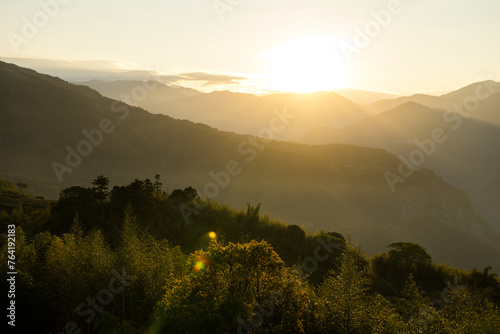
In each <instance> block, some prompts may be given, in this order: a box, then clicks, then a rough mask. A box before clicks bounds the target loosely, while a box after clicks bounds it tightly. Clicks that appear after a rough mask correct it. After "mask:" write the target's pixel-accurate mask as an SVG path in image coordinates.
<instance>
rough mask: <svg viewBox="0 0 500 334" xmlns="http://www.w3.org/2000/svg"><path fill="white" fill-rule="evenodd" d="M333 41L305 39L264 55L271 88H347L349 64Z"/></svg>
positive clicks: (317, 38)
mask: <svg viewBox="0 0 500 334" xmlns="http://www.w3.org/2000/svg"><path fill="white" fill-rule="evenodd" d="M335 46H336V43H335V41H334V40H333V39H332V38H329V37H320V36H303V37H299V38H297V39H294V40H291V41H289V42H287V43H284V44H281V45H279V46H277V47H275V48H273V49H272V50H270V51H268V52H267V53H265V54H264V55H263V57H262V58H263V59H264V60H265V61H266V63H267V65H268V69H267V74H268V76H269V78H270V79H269V89H270V90H281V91H288V92H295V93H309V92H317V91H327V90H332V89H336V88H344V87H345V85H346V83H347V64H346V62H345V60H343V59H342V58H341V57H340V56H339V52H338V50H336V48H335Z"/></svg>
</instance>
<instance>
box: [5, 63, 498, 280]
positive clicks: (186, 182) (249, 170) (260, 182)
mask: <svg viewBox="0 0 500 334" xmlns="http://www.w3.org/2000/svg"><path fill="white" fill-rule="evenodd" d="M120 84H121V85H124V86H126V87H128V88H130V90H129V92H130V93H129V94H130V96H133V95H132V93H133V92H134V89H137V92H139V91H141V92H142V90H141V89H140V88H137V87H143V89H144V90H145V91H146V92H147V96H148V98H149V99H151V102H150V103H151V105H152V106H153V105H154V103H157V104H158V108H161V105H162V103H161V101H160V102H159V101H156V102H155V98H154V97H155V96H156V95H155V94H158V96H159V97H158V99H160V96H161V95H162V94H163V95H166V96H168V97H162V99H167V98H168V99H171V101H172V103H171V104H169V105H168V106H167V107H168V108H167V107H164V108H165V111H168V112H169V113H171V115H170V116H167V115H161V114H152V113H150V112H148V111H146V110H145V109H143V108H140V107H135V106H133V105H130V104H126V103H124V102H120V101H118V100H114V99H111V98H109V97H105V96H103V95H101V94H100V93H98V92H97V91H95V90H93V89H91V88H89V87H86V86H82V85H74V84H70V83H68V82H66V81H64V80H61V79H58V78H55V77H51V76H48V75H43V74H40V73H37V72H35V71H33V70H30V69H26V68H21V67H18V66H15V65H12V64H7V63H3V62H0V106H1V108H0V117H1V120H2V122H1V123H0V157H1V161H0V178H3V179H6V180H8V181H10V182H14V183H15V182H24V183H26V184H28V185H29V186H30V189H31V191H32V192H33V193H36V194H39V195H43V196H46V197H48V198H56V197H57V194H58V192H59V191H60V190H62V189H63V188H65V187H69V186H73V185H83V186H88V185H89V184H90V182H91V181H92V180H93V179H94V178H95V177H96V176H97V175H100V174H104V175H106V176H109V177H110V179H111V183H112V184H124V183H126V182H130V181H131V180H132V179H134V178H152V177H153V176H154V175H155V174H157V173H158V174H160V175H161V177H162V181H163V183H164V185H165V186H166V187H167V188H168V190H169V191H172V190H173V189H175V188H184V187H187V186H193V187H195V188H197V189H198V192H199V193H200V194H201V195H203V196H204V197H209V198H212V199H213V200H214V201H218V202H219V201H220V202H225V203H228V204H229V205H232V206H235V207H242V206H244V205H245V204H246V203H251V204H257V203H262V211H265V212H268V213H269V214H271V215H272V216H276V217H279V218H281V219H283V220H284V221H286V222H289V223H294V224H299V225H303V226H305V227H306V228H307V229H308V230H309V231H312V232H314V231H318V230H320V229H322V230H326V231H336V232H340V233H344V234H349V235H351V236H352V238H353V239H354V240H356V241H357V242H359V244H360V245H361V247H362V249H364V250H365V251H366V252H367V253H368V254H374V253H377V252H382V251H385V250H386V245H388V244H389V243H391V242H395V241H409V242H417V243H419V244H421V245H423V246H424V247H426V248H427V250H428V251H429V253H430V254H431V255H432V256H433V259H434V260H435V261H436V262H438V263H439V262H441V263H446V264H449V265H453V266H458V267H468V268H472V267H485V266H487V265H491V266H492V267H493V268H494V270H498V268H500V249H499V248H498V245H499V244H500V236H499V234H498V232H497V231H495V229H494V228H493V227H492V226H491V224H490V223H489V222H488V221H487V220H485V219H483V218H482V217H480V216H479V215H478V214H476V211H475V209H474V207H473V205H472V203H471V201H470V199H469V197H468V196H467V194H466V193H465V192H464V191H463V190H461V189H460V188H457V187H456V186H455V185H452V184H450V183H448V182H446V181H444V180H443V179H442V178H441V177H440V176H438V175H436V174H435V173H434V172H433V171H431V170H429V169H417V170H416V171H414V172H413V173H411V175H408V177H405V180H404V182H401V183H399V184H398V185H397V186H396V187H395V188H394V189H393V190H394V191H392V190H391V187H390V184H389V183H388V178H387V175H388V173H390V174H391V175H398V173H400V172H401V171H400V169H401V162H400V160H399V158H398V157H397V155H395V154H393V153H390V152H388V151H386V150H384V149H381V148H371V147H362V146H355V145H352V144H351V143H349V144H338V143H337V144H327V145H325V144H321V145H309V144H304V143H291V142H285V141H277V140H268V139H266V138H275V139H283V138H287V137H291V136H297V137H299V136H300V137H304V136H305V135H306V134H307V132H306V131H304V129H306V128H307V127H310V128H311V129H314V128H315V127H316V126H317V125H323V126H324V125H327V126H332V127H334V126H335V127H338V128H339V129H341V128H344V127H345V126H356V125H357V124H360V123H361V124H363V123H362V122H373V119H383V117H385V116H384V113H379V114H377V115H375V116H373V114H372V113H371V112H369V111H367V110H366V109H365V108H363V107H362V106H361V105H358V104H356V103H354V102H352V101H350V100H349V99H347V98H345V97H342V96H340V95H338V94H336V93H315V94H278V95H270V96H263V97H256V96H253V95H249V94H235V93H230V92H214V93H210V94H204V93H199V92H196V91H193V90H189V89H184V88H172V87H168V86H165V87H163V86H160V87H161V89H158V92H157V90H156V89H154V90H150V91H148V90H147V87H151V86H152V85H154V83H148V82H146V83H144V82H130V83H128V82H122V83H120ZM145 84H146V86H144V85H145ZM128 88H127V89H128ZM160 91H161V92H163V93H162V94H160ZM137 92H136V93H137ZM156 92H157V93H156ZM120 94H121V93H120ZM490 100H491V101H490ZM143 101H146V99H144V100H143ZM178 101H183V102H182V105H183V108H184V109H176V107H175V106H176V103H180V102H178ZM131 102H132V103H131V104H134V103H133V102H134V101H131ZM148 103H149V102H148ZM226 103H227V104H226ZM488 103H491V105H492V106H494V105H495V103H496V100H495V99H489V100H488V101H486V102H485V103H481V108H482V109H484V110H486V111H488V110H489V109H488V108H489V104H488ZM311 105H314V106H317V109H315V110H314V112H311V113H310V114H309V116H310V117H309V118H308V117H307V116H308V114H307V111H308V110H310V106H311ZM185 106H191V107H190V108H191V109H189V108H188V107H185ZM202 107H203V108H204V109H203V108H202ZM179 108H180V107H179ZM198 108H202V109H198ZM217 108H221V111H220V113H219V114H217V113H215V112H214V114H213V115H212V111H214V109H217ZM233 108H234V109H233ZM400 108H402V110H399V111H398V109H394V110H392V111H388V112H392V113H393V114H397V113H399V112H401V113H404V112H406V110H407V109H408V110H410V112H408V115H406V114H405V115H404V116H401V117H400V119H402V120H406V119H407V117H410V116H411V115H415V114H418V113H420V114H421V115H422V116H423V117H422V120H421V122H433V121H434V122H435V123H436V124H441V123H440V122H439V120H440V118H439V117H443V116H442V113H443V112H442V111H439V110H435V109H429V108H427V107H423V106H420V105H417V104H404V105H402V106H400ZM403 109H404V110H403ZM203 110H205V115H203ZM175 113H178V114H175ZM190 113H191V114H190ZM230 113H232V114H231V116H229V114H230ZM247 113H248V114H247ZM174 114H175V115H174ZM311 115H313V116H311ZM389 115H390V114H389ZM191 116H192V117H194V118H196V117H202V118H203V117H205V118H204V119H206V120H207V123H208V120H210V119H212V117H211V116H213V118H214V119H216V120H218V122H221V124H223V123H224V122H226V124H227V126H228V127H227V128H224V127H221V128H220V129H215V128H213V127H210V126H208V125H206V124H201V123H200V121H201V120H200V119H195V120H196V122H197V123H193V122H192V121H188V120H186V119H190V117H191ZM195 116H196V117H195ZM174 117H177V118H183V119H184V120H180V119H176V118H174ZM247 117H248V118H249V119H248V118H247ZM375 117H379V118H375ZM380 117H382V118H380ZM394 117H396V118H397V116H394ZM232 121H238V122H237V123H236V124H237V125H235V127H236V128H230V125H231V124H232V123H231V122H232ZM416 121H420V118H418V119H409V120H408V122H409V123H411V124H413V125H415V122H416ZM302 122H306V123H307V124H306V125H304V124H303V123H302ZM479 123H481V122H479V121H475V120H474V123H471V124H473V125H471V128H470V129H469V126H465V125H464V127H463V129H460V131H463V133H467V134H468V133H469V131H477V130H476V128H475V127H474V126H478V125H476V124H479ZM257 124H259V125H258V126H257ZM366 124H368V123H366ZM373 124H375V125H377V126H379V125H378V123H377V122H375V123H373ZM481 124H483V123H481ZM210 125H212V126H214V125H213V124H210ZM367 126H368V125H366V126H365V130H366V129H367ZM450 126H451V125H450ZM410 128H411V129H410ZM360 129H361V128H360ZM387 129H388V128H387V127H386V128H385V129H384V135H383V136H382V137H383V138H385V142H391V143H392V142H393V138H395V137H394V136H395V135H394V133H395V132H397V131H394V133H393V132H389V133H388V134H385V132H386V130H387ZM481 129H484V128H481ZM229 130H231V131H233V132H229ZM410 130H411V131H413V132H411V133H410V134H409V136H410V137H411V139H413V138H414V136H415V135H416V134H418V133H420V132H418V131H422V134H426V135H429V134H428V132H426V131H423V130H418V129H417V130H415V129H413V127H409V129H408V131H410ZM339 131H343V129H341V130H339ZM359 131H362V130H359ZM457 131H458V130H457ZM235 132H239V133H246V134H237V133H235ZM371 133H376V130H373V131H370V132H367V133H366V135H367V138H369V139H367V141H369V142H368V143H367V144H370V145H366V146H376V144H377V145H378V142H373V143H372V142H370V140H374V138H375V137H374V136H375V135H372V134H371ZM257 134H260V135H262V137H265V138H261V137H256V136H255V135H257ZM348 134H349V137H348V138H347V137H346V138H347V139H345V140H344V141H345V142H348V141H351V140H353V141H354V139H352V138H358V137H355V136H354V134H355V132H349V133H348ZM343 135H347V134H346V133H343ZM494 135H495V128H492V129H491V131H490V132H487V131H485V132H484V138H482V139H481V143H482V144H481V145H483V146H481V147H482V148H484V149H488V151H486V152H485V153H484V154H485V157H486V158H488V157H489V155H490V154H494V152H496V151H495V147H494V145H491V142H490V147H489V148H488V146H487V140H491V139H492V138H493V137H494ZM464 141H465V140H463V139H462V142H464ZM382 142H384V140H382ZM449 142H450V144H449V145H451V144H453V143H454V142H453V141H452V140H451V133H450V141H449ZM472 142H473V141H472ZM362 144H363V143H359V144H358V145H362ZM372 144H373V145H372ZM394 145H396V146H398V145H399V144H398V143H396V144H394ZM471 146H473V145H471ZM391 148H392V147H391ZM467 149H468V150H469V149H470V150H473V148H471V147H468V148H467ZM476 152H477V154H478V155H477V156H479V155H480V154H481V152H480V150H476ZM436 156H437V154H436ZM486 158H485V160H483V162H481V161H477V162H473V163H472V162H471V165H470V166H471V167H470V168H475V167H474V166H479V165H481V164H482V163H484V162H485V161H487V160H486ZM490 158H491V157H490ZM442 159H443V158H442ZM492 159H493V158H492ZM491 173H493V174H494V173H495V172H494V170H493V169H492V170H491ZM459 175H460V174H457V177H458V176H459ZM495 175H496V174H495ZM488 180H494V179H488ZM474 184H476V183H474ZM493 185H496V183H495V182H493ZM488 189H490V188H488ZM490 190H491V189H490ZM493 190H494V189H493ZM474 191H475V194H478V193H479V194H480V193H481V188H478V187H477V186H476V187H474ZM493 194H494V191H493ZM478 196H481V195H478Z"/></svg>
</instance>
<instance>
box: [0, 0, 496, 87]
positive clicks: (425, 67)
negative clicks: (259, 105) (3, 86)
mask: <svg viewBox="0 0 500 334" xmlns="http://www.w3.org/2000/svg"><path fill="white" fill-rule="evenodd" d="M42 4H47V5H42ZM43 7H45V8H46V9H43ZM217 8H218V9H217ZM381 11H383V12H381ZM373 12H378V13H381V17H380V18H379V19H378V21H377V20H376V19H375V17H374V15H373ZM47 13H48V14H47ZM388 13H389V15H387V14H388ZM499 15H500V1H498V0H480V1H477V0H476V1H472V0H470V1H465V0H439V1H430V0H419V1H417V0H401V1H397V0H396V1H395V0H384V1H379V0H372V1H366V0H363V1H361V0H349V1H347V0H346V1H337V0H140V1H139V0H64V1H63V0H40V1H34V0H22V1H21V0H19V1H5V0H2V1H1V2H0V32H1V38H0V55H1V56H3V57H4V59H5V57H15V58H52V59H56V60H61V62H59V64H56V65H51V66H56V67H57V66H60V67H64V68H65V69H66V70H67V69H68V68H72V67H77V68H78V67H80V68H84V69H87V70H93V71H103V70H108V69H109V70H117V69H123V70H127V69H130V70H155V71H159V72H161V73H163V74H185V73H197V74H200V73H199V72H205V73H211V74H224V75H228V76H229V77H231V76H234V77H237V79H236V81H232V82H233V84H230V85H227V86H221V84H220V81H219V82H218V83H217V82H216V83H215V85H213V86H210V85H208V86H207V84H210V81H199V82H197V81H193V79H192V78H191V80H188V81H186V82H182V81H179V83H181V84H183V83H185V84H188V85H191V86H193V85H196V84H197V85H198V86H200V87H204V88H206V89H227V88H229V89H232V90H242V91H258V90H266V89H269V90H273V89H275V90H294V91H305V90H315V89H324V90H326V89H330V88H339V87H352V88H360V89H368V90H380V91H388V92H396V93H410V92H431V91H439V90H450V89H455V88H459V87H462V86H465V85H467V84H469V83H472V82H476V81H480V80H485V79H494V80H497V81H498V80H499V79H500V66H499V65H500V61H499V60H500V34H499V32H500V19H499ZM31 25H34V27H35V29H36V30H37V31H36V30H33V26H31ZM37 25H38V27H37ZM30 28H31V29H30ZM360 30H364V31H365V33H364V34H366V31H368V35H366V36H364V37H360V34H359V31H360ZM356 37H357V38H356ZM5 60H7V61H9V60H8V59H5ZM11 61H12V62H19V61H17V60H14V59H12V58H11ZM63 62H64V64H63ZM19 63H22V65H23V66H27V65H31V66H30V67H33V68H37V66H38V67H39V68H42V67H43V66H42V65H41V64H42V63H41V62H39V61H38V60H36V59H35V60H32V61H31V62H27V61H24V63H23V62H22V61H21V62H19ZM44 64H45V65H46V64H47V62H45V63H44ZM49 67H50V66H45V67H43V69H45V70H46V69H47V68H49ZM46 71H47V70H46ZM51 71H52V70H51ZM52 72H53V73H56V74H61V73H62V72H61V70H59V72H58V71H57V70H56V69H54V70H53V71H52ZM89 73H93V72H92V71H90V72H89ZM245 78H247V79H245ZM71 79H74V78H73V77H71ZM230 82H231V81H230ZM234 82H237V84H234ZM203 85H204V86H203Z"/></svg>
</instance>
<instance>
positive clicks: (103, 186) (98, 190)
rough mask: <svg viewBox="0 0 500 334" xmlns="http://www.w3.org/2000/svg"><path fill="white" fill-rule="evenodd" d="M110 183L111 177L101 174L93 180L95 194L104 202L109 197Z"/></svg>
mask: <svg viewBox="0 0 500 334" xmlns="http://www.w3.org/2000/svg"><path fill="white" fill-rule="evenodd" d="M108 184H109V177H105V176H104V175H102V174H101V175H99V176H98V177H97V178H96V179H95V180H94V181H92V185H94V187H93V188H92V191H93V192H94V194H95V195H94V196H95V198H96V199H97V200H99V201H100V202H104V200H105V199H106V198H108V195H109V192H108Z"/></svg>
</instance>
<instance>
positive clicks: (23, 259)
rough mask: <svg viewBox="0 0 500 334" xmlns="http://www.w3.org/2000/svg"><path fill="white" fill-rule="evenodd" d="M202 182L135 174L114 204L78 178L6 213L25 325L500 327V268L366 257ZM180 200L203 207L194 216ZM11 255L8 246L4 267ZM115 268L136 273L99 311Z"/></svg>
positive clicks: (415, 250)
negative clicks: (220, 197)
mask: <svg viewBox="0 0 500 334" xmlns="http://www.w3.org/2000/svg"><path fill="white" fill-rule="evenodd" d="M157 180H158V179H157ZM195 192H196V189H194V188H190V187H188V188H186V189H185V190H180V191H179V192H178V194H182V196H180V197H179V196H177V195H175V194H174V193H172V194H171V195H170V196H167V195H159V194H158V188H155V185H154V184H152V183H151V181H149V180H148V179H146V180H143V181H142V180H138V179H136V180H134V181H133V182H132V183H131V184H130V185H127V186H123V187H115V188H113V190H112V191H111V193H110V196H109V201H108V200H101V199H100V198H99V196H96V193H99V191H96V190H92V189H88V188H83V187H71V188H68V189H65V190H63V191H62V192H61V198H60V200H59V201H58V202H57V203H56V204H55V205H54V209H53V210H52V211H50V208H48V207H46V208H44V209H43V210H41V211H36V210H35V211H30V212H26V211H25V210H24V209H23V207H22V206H20V205H19V206H18V207H16V208H15V209H13V210H12V211H11V212H8V211H3V212H2V213H1V215H0V217H1V219H2V223H3V224H5V223H15V224H16V225H17V230H16V269H17V271H18V276H17V278H18V281H17V292H16V301H18V305H19V308H18V312H19V313H18V315H19V317H20V318H21V317H23V319H31V320H30V321H28V322H25V323H20V324H19V330H20V331H21V332H33V328H36V330H37V331H42V332H50V331H52V332H61V331H64V327H65V324H66V323H68V322H75V323H76V324H77V326H78V328H79V329H80V330H82V333H87V332H92V333H146V332H148V333H162V332H172V333H186V332H189V333H223V332H227V333H239V332H243V333H247V332H248V333H249V332H255V333H350V334H355V333H496V331H497V329H498V326H499V324H500V320H499V319H500V312H499V310H498V303H499V300H500V298H499V297H500V281H499V280H498V278H497V277H496V275H495V274H493V273H491V272H490V270H491V268H489V267H487V268H485V269H484V270H482V271H480V270H477V269H474V270H472V271H466V270H458V269H455V268H450V267H447V266H443V265H435V264H432V262H431V259H430V256H429V255H428V254H427V252H426V251H425V249H424V248H422V247H421V246H419V245H417V244H411V243H404V242H399V243H393V244H391V245H390V246H389V247H390V251H389V252H388V253H383V254H379V255H376V256H374V257H373V258H372V259H370V260H367V259H366V258H365V256H364V255H363V254H362V253H361V252H360V251H359V250H358V249H357V248H356V247H355V246H353V245H352V244H351V243H350V241H349V240H348V241H346V240H345V238H344V237H343V236H342V235H340V234H338V233H335V232H328V233H325V232H320V233H318V234H315V235H310V234H307V233H305V231H304V230H303V229H302V228H301V227H299V226H297V225H285V224H283V223H281V222H279V221H277V220H273V219H270V218H269V216H268V215H265V214H260V204H259V205H257V206H256V207H253V206H251V205H247V207H246V208H244V209H241V210H234V209H231V208H229V207H227V206H225V205H222V204H218V203H214V202H212V201H203V200H201V199H200V198H197V196H196V195H195ZM183 196H185V197H183ZM181 204H183V205H188V206H192V208H193V210H197V214H194V215H192V216H191V217H190V222H189V223H187V222H186V221H185V220H184V217H183V215H182V213H181V212H180V210H179V205H181ZM54 223H55V224H54ZM49 226H50V228H49ZM25 231H26V233H25ZM51 231H52V232H51ZM53 232H55V233H53ZM257 240H261V241H257ZM325 245H330V246H332V247H331V248H325ZM318 251H320V252H319V253H318ZM8 254H9V253H8V252H7V244H6V243H3V244H2V252H1V254H0V260H1V261H2V263H3V265H2V270H3V272H4V273H6V272H7V270H6V268H5V264H6V258H7V255H8ZM317 254H321V256H323V255H328V256H326V258H324V259H322V260H318V261H317V267H316V268H315V269H314V270H313V272H312V273H309V272H308V273H306V272H305V271H304V268H305V267H303V259H307V258H309V259H311V258H313V257H314V256H316V255H317ZM116 275H122V276H124V277H129V280H128V281H127V283H126V284H125V283H124V284H122V285H121V287H122V288H121V289H118V290H116V291H115V292H114V293H112V295H111V297H110V298H111V299H109V301H108V302H106V303H104V304H105V305H104V304H103V305H100V304H98V306H97V308H98V309H97V308H96V309H92V308H91V307H90V301H92V300H98V299H99V298H98V296H100V295H99V293H101V292H102V291H104V290H105V289H109V287H110V282H113V284H114V286H116V283H117V282H116V281H112V280H113V279H116ZM3 282H4V283H3V284H4V286H5V284H6V283H5V282H7V281H6V280H3ZM450 282H452V283H450ZM5 288H6V289H7V287H5ZM84 310H85V311H86V312H85V313H82V311H84ZM82 314H83V315H82ZM35 326H36V327H35Z"/></svg>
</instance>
